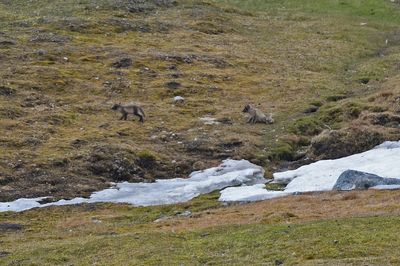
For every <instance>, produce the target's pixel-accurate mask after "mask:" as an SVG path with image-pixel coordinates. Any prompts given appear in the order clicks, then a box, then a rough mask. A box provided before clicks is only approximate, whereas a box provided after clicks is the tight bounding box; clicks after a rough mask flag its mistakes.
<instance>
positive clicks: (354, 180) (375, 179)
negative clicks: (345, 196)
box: [333, 170, 400, 190]
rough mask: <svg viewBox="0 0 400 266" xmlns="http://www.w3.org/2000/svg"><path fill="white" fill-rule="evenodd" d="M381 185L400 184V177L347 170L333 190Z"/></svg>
mask: <svg viewBox="0 0 400 266" xmlns="http://www.w3.org/2000/svg"><path fill="white" fill-rule="evenodd" d="M380 185H400V179H396V178H384V177H380V176H378V175H374V174H370V173H365V172H360V171H355V170H347V171H344V172H343V173H342V174H341V175H340V176H339V178H338V180H337V181H336V184H335V185H334V186H333V190H353V189H368V188H370V187H375V186H380Z"/></svg>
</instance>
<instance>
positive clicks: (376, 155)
mask: <svg viewBox="0 0 400 266" xmlns="http://www.w3.org/2000/svg"><path fill="white" fill-rule="evenodd" d="M399 162H400V141H394V142H384V143H383V144H381V145H379V146H377V147H375V148H374V149H372V150H369V151H366V152H363V153H359V154H354V155H351V156H348V157H344V158H340V159H336V160H322V161H318V162H315V163H312V164H309V165H305V166H302V167H300V168H298V169H296V170H291V171H286V172H281V173H274V182H276V183H284V184H286V183H288V185H287V186H286V189H285V192H308V191H327V190H332V188H333V186H334V185H335V183H336V181H337V179H338V178H339V176H340V174H341V173H343V172H344V171H346V170H357V171H361V172H366V173H371V174H375V175H378V176H381V177H390V178H400V163H399Z"/></svg>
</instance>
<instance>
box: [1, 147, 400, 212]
mask: <svg viewBox="0 0 400 266" xmlns="http://www.w3.org/2000/svg"><path fill="white" fill-rule="evenodd" d="M346 170H357V171H363V172H367V173H371V174H375V175H379V176H381V177H389V178H399V179H400V141H395V142H389V141H388V142H384V143H383V144H381V145H379V146H377V147H375V148H374V149H372V150H369V151H366V152H363V153H359V154H354V155H351V156H348V157H344V158H340V159H336V160H321V161H318V162H315V163H312V164H309V165H305V166H302V167H300V168H298V169H296V170H291V171H286V172H281V173H275V174H274V182H276V183H282V184H287V186H286V188H285V189H284V190H283V191H270V190H267V189H265V185H264V184H265V183H266V182H268V180H267V179H265V178H264V169H263V168H262V167H260V166H257V165H255V164H252V163H250V162H249V161H246V160H231V159H227V160H225V161H223V163H222V164H221V165H219V166H218V167H213V168H210V169H206V170H204V171H197V172H193V173H192V174H191V175H190V176H189V178H187V179H182V178H175V179H167V180H164V179H163V180H157V181H156V182H154V183H128V182H123V183H118V184H116V186H115V187H112V188H109V189H105V190H102V191H98V192H94V193H93V194H92V195H91V196H90V198H74V199H71V200H59V201H57V202H51V203H44V204H41V203H40V201H42V200H43V199H46V197H41V198H32V199H18V200H16V201H13V202H0V212H4V211H16V212H18V211H24V210H28V209H32V208H41V207H47V206H61V205H72V204H80V203H96V202H111V203H127V204H132V205H135V206H152V205H165V204H174V203H181V202H186V201H189V200H191V199H193V198H195V197H197V196H199V195H201V194H207V193H210V192H212V191H215V190H221V196H220V198H219V200H220V201H226V202H235V201H238V202H243V201H258V200H266V199H271V198H276V197H283V196H287V195H292V194H296V193H298V192H313V191H329V190H332V189H333V187H334V185H335V183H336V181H337V180H338V178H339V176H340V175H341V174H342V173H343V172H345V171H346ZM375 188H376V189H394V188H395V189H398V188H400V187H399V186H390V185H389V186H384V185H379V186H376V187H375Z"/></svg>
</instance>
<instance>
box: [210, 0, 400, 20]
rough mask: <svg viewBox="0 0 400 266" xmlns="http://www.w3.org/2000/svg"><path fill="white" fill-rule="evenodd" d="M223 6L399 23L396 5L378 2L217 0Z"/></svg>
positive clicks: (375, 0) (367, 0) (362, 0)
mask: <svg viewBox="0 0 400 266" xmlns="http://www.w3.org/2000/svg"><path fill="white" fill-rule="evenodd" d="M216 2H220V3H224V4H233V5H236V6H238V7H240V8H244V9H247V10H251V11H267V12H275V11H276V10H279V11H284V12H293V11H297V12H307V13H311V14H315V15H317V16H320V15H331V16H338V17H343V16H347V17H350V18H351V19H368V20H369V21H374V22H375V21H376V22H388V23H398V22H400V17H399V8H398V4H397V3H391V2H390V1H380V0H285V1H280V0H249V1H240V0H217V1H216Z"/></svg>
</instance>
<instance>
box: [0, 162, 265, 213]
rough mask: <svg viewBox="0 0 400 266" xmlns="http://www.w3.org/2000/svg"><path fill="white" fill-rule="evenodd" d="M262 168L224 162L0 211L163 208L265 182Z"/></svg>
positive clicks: (9, 205) (16, 203) (11, 204)
mask: <svg viewBox="0 0 400 266" xmlns="http://www.w3.org/2000/svg"><path fill="white" fill-rule="evenodd" d="M265 182H266V180H265V179H264V169H263V168H262V167H260V166H257V165H255V164H252V163H250V162H248V161H246V160H240V161H237V160H225V161H224V162H223V163H222V164H221V165H220V166H218V167H213V168H210V169H207V170H204V171H197V172H194V173H192V174H191V175H190V177H189V178H187V179H182V178H175V179H169V180H157V181H156V182H154V183H128V182H124V183H118V184H117V185H116V187H114V188H109V189H105V190H102V191H99V192H95V193H93V194H92V195H91V196H90V198H89V199H85V198H75V199H72V200H60V201H57V202H52V203H47V204H40V203H39V202H40V200H42V199H43V198H36V199H18V200H16V201H13V202H4V203H0V211H23V210H27V209H31V208H35V207H46V206H59V205H71V204H78V203H94V202H113V203H128V204H133V205H136V206H150V205H163V204H173V203H180V202H186V201H188V200H190V199H192V198H194V197H197V196H198V195H200V194H205V193H210V192H212V191H214V190H220V189H223V188H226V187H229V186H238V185H242V184H246V185H253V184H260V183H265Z"/></svg>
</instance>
